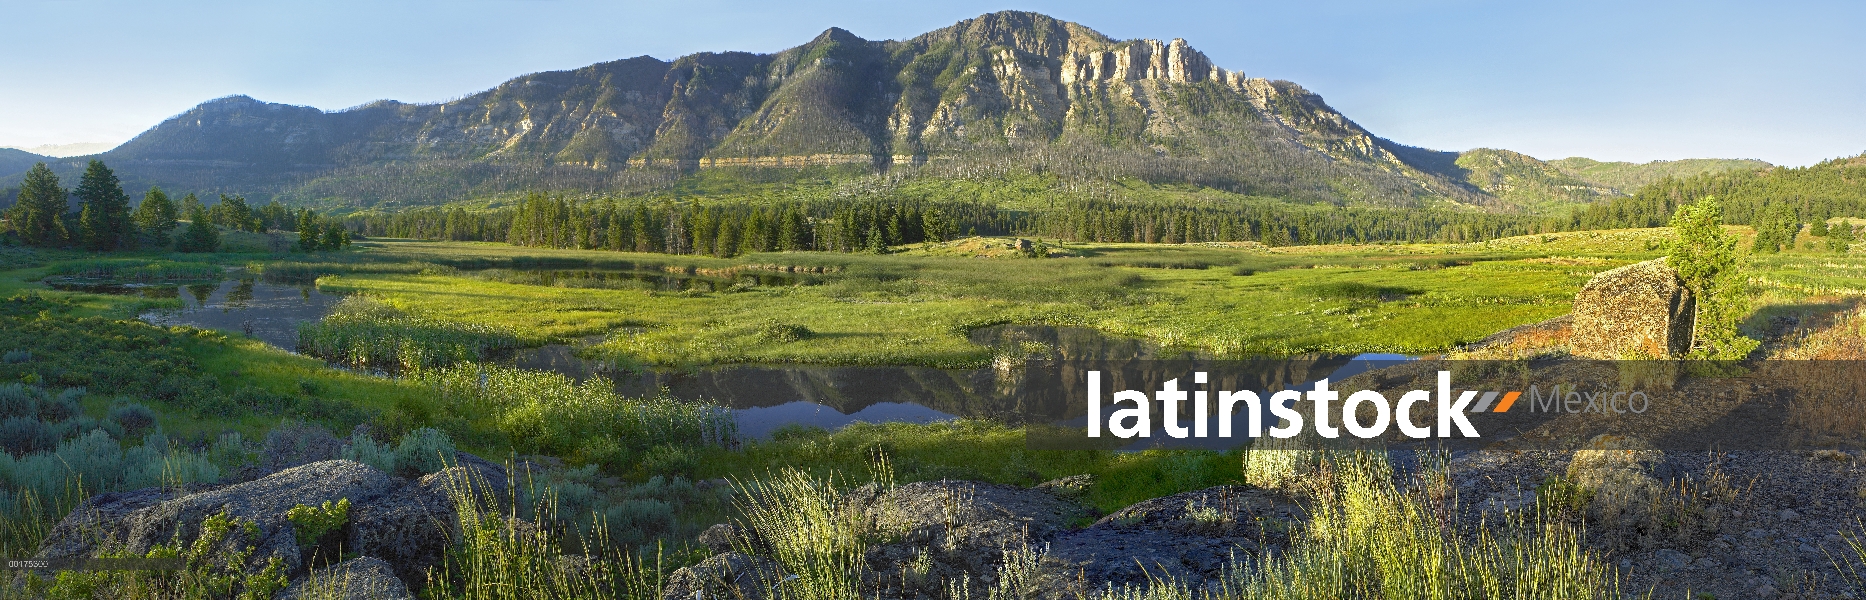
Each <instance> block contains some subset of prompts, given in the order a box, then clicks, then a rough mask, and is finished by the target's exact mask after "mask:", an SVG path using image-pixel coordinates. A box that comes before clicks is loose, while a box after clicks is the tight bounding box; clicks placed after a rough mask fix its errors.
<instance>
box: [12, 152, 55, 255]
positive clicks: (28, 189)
mask: <svg viewBox="0 0 1866 600" xmlns="http://www.w3.org/2000/svg"><path fill="white" fill-rule="evenodd" d="M66 195H67V194H66V193H65V189H64V188H61V187H58V176H57V175H54V174H52V170H51V169H48V168H46V166H45V163H39V164H36V165H33V166H32V169H31V170H29V171H26V178H25V179H24V180H22V181H21V182H20V188H19V199H18V201H17V202H15V203H14V204H13V208H12V210H11V211H9V214H8V215H7V220H9V221H12V223H13V229H14V230H15V231H18V232H19V237H20V239H21V240H24V241H25V242H26V243H27V244H30V245H33V246H42V247H44V246H59V245H63V244H64V243H65V222H64V214H65V196H66Z"/></svg>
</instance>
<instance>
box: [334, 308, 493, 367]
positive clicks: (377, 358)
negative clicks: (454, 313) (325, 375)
mask: <svg viewBox="0 0 1866 600" xmlns="http://www.w3.org/2000/svg"><path fill="white" fill-rule="evenodd" d="M518 346H519V341H518V338H517V336H514V335H513V334H512V333H511V332H508V331H505V330H503V329H500V328H497V327H492V326H488V325H475V324H463V323H449V322H442V321H434V320H430V319H423V318H419V317H414V316H410V315H408V314H405V313H403V312H401V311H399V310H396V309H395V308H394V307H391V306H389V305H387V304H383V303H381V302H377V301H375V300H372V299H369V298H366V297H362V296H352V297H349V298H344V299H343V300H342V301H339V302H338V303H337V306H336V307H335V308H333V309H332V310H331V313H330V314H329V315H328V316H325V317H324V319H323V320H321V321H317V322H309V323H303V324H301V325H299V326H298V349H299V350H300V351H302V352H304V353H306V354H309V355H312V356H316V357H319V358H323V359H325V360H329V361H332V362H336V363H339V364H343V365H346V366H349V367H353V368H358V369H365V370H383V371H394V372H403V371H409V372H412V371H421V370H424V369H432V368H437V367H445V366H448V365H452V364H455V363H461V362H468V361H476V360H485V359H487V358H490V357H491V356H492V355H494V354H495V353H497V352H500V351H504V350H511V349H515V348H517V347H518Z"/></svg>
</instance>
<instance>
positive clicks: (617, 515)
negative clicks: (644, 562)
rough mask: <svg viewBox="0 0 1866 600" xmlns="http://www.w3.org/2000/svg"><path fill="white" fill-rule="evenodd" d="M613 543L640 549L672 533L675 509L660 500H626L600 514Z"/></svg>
mask: <svg viewBox="0 0 1866 600" xmlns="http://www.w3.org/2000/svg"><path fill="white" fill-rule="evenodd" d="M603 524H604V525H605V526H607V527H608V528H609V535H610V536H611V537H612V539H614V540H615V541H616V542H618V543H621V544H627V545H640V544H642V543H643V542H647V541H649V540H653V539H654V538H655V537H656V536H660V535H663V534H665V533H667V532H669V531H672V530H673V529H674V507H673V506H672V505H670V504H668V503H666V502H662V501H660V500H627V501H623V502H622V503H621V504H617V505H615V506H611V507H609V510H606V511H604V512H603Z"/></svg>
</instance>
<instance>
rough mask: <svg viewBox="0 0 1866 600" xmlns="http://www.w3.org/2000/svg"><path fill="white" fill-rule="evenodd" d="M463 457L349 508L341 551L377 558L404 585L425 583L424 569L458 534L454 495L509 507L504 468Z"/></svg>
mask: <svg viewBox="0 0 1866 600" xmlns="http://www.w3.org/2000/svg"><path fill="white" fill-rule="evenodd" d="M463 454H464V453H463ZM465 456H466V457H471V460H461V461H460V466H454V467H448V468H446V469H443V470H441V471H440V472H438V473H433V474H430V475H427V476H424V477H422V478H421V479H419V480H416V481H414V482H413V483H410V484H408V485H405V486H402V487H401V488H399V489H397V490H395V491H394V493H392V494H389V495H388V496H386V497H384V498H382V499H381V500H380V501H377V502H372V503H369V504H366V505H360V506H355V507H353V508H352V509H351V510H350V522H351V524H352V527H351V528H350V534H349V537H348V538H347V539H346V540H345V543H344V547H345V548H346V549H353V550H355V551H356V552H361V553H363V554H366V555H369V556H375V557H378V558H381V559H382V560H383V561H384V562H386V563H388V564H389V566H390V568H391V569H393V570H394V571H395V574H396V576H398V577H401V578H402V580H403V581H408V582H415V584H416V585H417V586H419V585H421V583H422V582H425V581H427V575H426V573H427V569H428V567H431V566H434V565H437V564H440V561H441V559H442V557H443V554H444V552H445V550H446V548H447V547H448V545H449V544H451V543H452V540H454V539H456V537H455V536H457V535H459V531H460V520H459V516H458V514H457V513H456V511H455V507H454V498H455V497H456V495H460V494H466V495H471V496H476V497H478V498H480V499H481V501H482V502H484V503H485V505H486V506H487V507H489V508H492V509H493V510H500V511H503V510H504V509H505V508H507V507H509V502H510V500H511V499H510V497H509V494H510V491H509V489H508V488H507V487H506V482H507V478H506V475H505V472H504V469H501V468H499V467H498V466H496V465H493V464H492V463H491V462H488V461H485V460H481V459H478V457H473V455H471V454H466V455H465ZM352 503H354V501H352Z"/></svg>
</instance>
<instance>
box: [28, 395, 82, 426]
mask: <svg viewBox="0 0 1866 600" xmlns="http://www.w3.org/2000/svg"><path fill="white" fill-rule="evenodd" d="M83 397H84V389H83V388H78V389H68V390H64V391H61V392H59V393H58V395H57V396H51V397H49V398H47V399H46V400H45V401H44V402H41V403H39V419H40V420H43V421H47V422H57V421H63V420H65V419H69V418H72V417H75V416H78V413H79V412H81V409H80V408H79V404H78V400H79V399H80V398H83Z"/></svg>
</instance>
